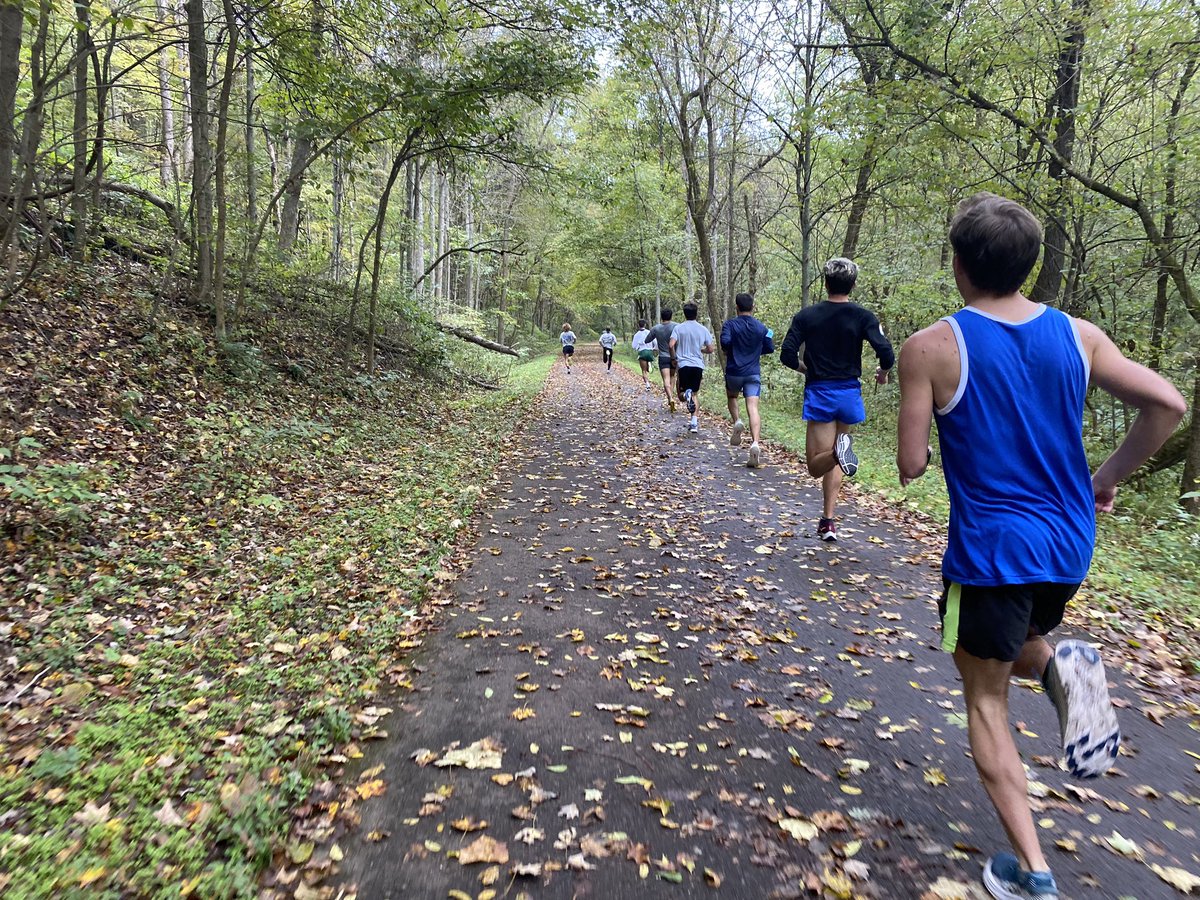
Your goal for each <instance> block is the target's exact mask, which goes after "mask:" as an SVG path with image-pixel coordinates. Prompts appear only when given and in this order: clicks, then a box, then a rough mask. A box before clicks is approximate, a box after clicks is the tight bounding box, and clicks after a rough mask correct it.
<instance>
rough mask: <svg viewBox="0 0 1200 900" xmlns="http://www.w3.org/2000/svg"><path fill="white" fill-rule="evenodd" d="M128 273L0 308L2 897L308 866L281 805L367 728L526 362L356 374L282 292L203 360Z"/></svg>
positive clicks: (209, 886) (489, 459)
mask: <svg viewBox="0 0 1200 900" xmlns="http://www.w3.org/2000/svg"><path fill="white" fill-rule="evenodd" d="M143 288H144V290H143ZM150 289H151V288H150V284H149V281H148V279H147V280H146V281H145V282H143V280H142V278H141V277H140V276H139V274H138V273H136V272H133V273H131V272H130V271H128V270H127V269H105V268H104V267H96V268H93V269H89V270H87V271H80V270H77V269H63V270H60V271H57V272H53V273H51V274H49V275H47V276H45V277H43V278H42V279H40V280H39V281H37V282H35V283H33V284H32V285H30V287H29V289H28V290H27V292H26V294H25V296H23V297H20V298H18V299H17V300H15V301H13V303H12V304H10V306H9V307H8V308H7V309H6V310H4V311H3V312H2V313H0V319H2V322H0V397H2V398H3V399H2V400H0V444H2V445H3V447H4V448H6V454H7V455H6V457H5V458H4V459H0V464H2V465H4V466H5V467H6V468H5V469H3V470H0V477H2V478H3V481H0V529H2V540H3V557H2V559H0V592H2V593H3V603H2V604H0V651H2V652H0V658H2V659H3V665H2V668H0V698H2V699H3V703H4V706H3V710H2V712H0V769H2V771H3V778H2V779H0V892H3V893H10V892H11V895H12V896H21V897H40V896H62V895H64V894H66V893H70V892H71V891H72V890H79V889H80V888H86V889H89V890H90V891H95V892H97V894H98V895H99V894H101V893H102V892H105V891H107V892H108V893H110V894H112V895H114V896H116V895H140V896H144V895H150V894H154V893H158V892H168V893H176V892H178V893H180V894H183V895H191V896H197V897H199V896H202V897H221V896H239V895H242V896H244V895H252V894H253V893H255V891H256V887H257V883H258V881H257V879H258V876H259V873H260V872H261V871H262V870H263V868H264V867H266V866H267V865H269V864H270V863H271V861H272V856H273V855H275V856H276V857H277V858H279V857H281V856H287V857H290V859H291V861H292V863H293V864H294V865H295V864H300V865H303V864H305V863H309V862H310V861H309V860H307V859H306V858H305V856H306V853H311V846H308V847H306V846H304V845H293V846H285V845H284V843H283V841H284V836H285V835H286V834H287V832H288V829H289V825H290V819H291V815H292V814H293V813H294V812H296V811H297V810H299V813H301V814H302V813H303V812H304V806H303V803H304V800H305V798H306V797H308V796H309V795H310V791H311V788H312V785H313V784H314V783H315V782H319V781H324V780H326V779H328V778H330V777H336V774H337V772H338V770H339V768H340V766H341V764H342V763H343V762H344V761H345V760H346V759H347V758H349V757H352V756H354V755H355V753H356V747H357V746H358V745H360V744H361V743H362V742H363V741H366V740H369V739H370V738H371V737H372V735H373V734H374V733H376V730H377V729H379V728H381V725H380V724H377V723H378V716H379V711H378V710H376V709H373V708H372V702H373V699H374V697H375V695H376V692H377V691H378V690H380V688H381V687H382V686H384V685H385V684H386V682H387V681H388V680H389V679H390V680H392V681H403V680H404V677H405V676H404V669H403V668H402V667H401V666H399V665H397V664H396V660H397V657H398V656H399V655H400V654H402V653H403V652H404V651H405V649H406V648H407V647H411V646H412V645H413V643H415V641H416V638H415V629H416V626H415V625H414V622H415V614H416V611H417V610H418V609H419V607H420V604H421V602H422V599H423V597H424V593H425V591H426V588H427V585H428V584H429V582H430V579H431V578H432V577H433V576H434V575H435V574H436V572H437V571H438V570H439V566H440V561H441V559H442V557H443V555H444V554H445V553H446V552H447V551H448V549H449V548H450V546H451V542H452V540H453V539H454V536H455V533H456V532H457V531H458V530H459V528H460V527H461V525H462V522H463V521H464V519H465V517H466V515H467V514H468V513H469V511H470V510H471V509H472V507H473V505H474V504H475V502H476V500H477V498H478V496H479V491H480V489H481V486H482V485H483V484H485V483H486V482H487V480H488V479H489V477H490V474H491V469H492V467H493V466H494V465H495V464H496V461H497V460H498V458H499V456H500V454H499V453H498V452H496V450H497V449H498V448H499V447H500V445H501V444H502V442H503V441H504V440H505V438H506V437H507V436H508V435H510V434H511V433H512V432H513V430H514V429H515V428H516V426H517V424H518V423H519V421H520V419H521V411H522V409H523V408H524V406H525V405H526V404H527V403H528V401H529V400H530V399H531V398H532V397H533V396H534V395H535V394H536V391H537V388H538V386H539V385H540V383H541V380H542V378H543V376H544V374H545V371H546V367H547V366H548V364H549V361H548V360H545V361H538V360H535V361H534V362H532V363H526V364H522V365H519V366H517V367H516V368H515V369H514V370H513V373H512V377H510V380H509V385H508V386H507V387H506V388H505V389H504V390H503V391H499V392H489V393H485V394H476V393H470V394H467V395H461V394H459V393H458V392H457V391H456V390H454V389H452V388H450V387H440V388H439V387H436V386H434V385H431V384H430V383H428V382H426V381H423V380H421V379H420V378H418V377H417V376H416V375H413V374H404V373H393V374H391V375H385V376H383V377H381V378H377V379H374V380H370V381H368V380H365V379H354V378H352V377H346V376H343V375H342V374H340V371H339V369H338V366H337V364H336V359H335V355H334V353H333V352H331V351H330V350H327V349H325V347H326V346H327V345H328V344H329V343H330V342H329V341H328V340H327V339H323V338H320V337H319V336H318V335H317V332H316V329H315V328H312V329H310V328H309V326H310V325H311V324H312V323H313V322H314V317H313V315H312V314H309V313H308V312H307V311H306V310H305V309H304V308H303V307H302V306H295V307H291V308H278V309H275V310H274V311H273V314H272V317H271V319H270V320H269V321H265V320H264V321H262V322H260V323H259V328H260V331H261V335H262V342H261V343H260V347H261V350H259V349H256V348H255V347H252V346H250V345H237V346H235V347H234V348H232V354H230V353H226V354H221V355H218V353H217V352H216V349H215V348H214V347H213V345H212V344H211V342H210V341H209V340H208V339H207V329H206V327H205V324H204V323H203V322H202V321H199V320H197V319H196V318H195V317H193V316H192V315H191V314H190V313H189V311H188V310H187V309H186V307H182V306H180V307H177V308H171V307H168V308H165V309H163V310H161V311H160V312H159V315H158V317H157V321H155V322H152V321H151V319H150V316H149V314H150V311H151V304H150ZM322 324H323V323H322ZM486 448H491V449H486ZM311 864H312V865H313V866H317V862H316V861H311ZM319 874H320V873H319V871H317V872H313V873H312V875H313V876H317V875H319Z"/></svg>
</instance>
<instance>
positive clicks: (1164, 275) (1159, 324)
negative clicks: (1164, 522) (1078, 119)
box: [1148, 57, 1200, 493]
mask: <svg viewBox="0 0 1200 900" xmlns="http://www.w3.org/2000/svg"><path fill="white" fill-rule="evenodd" d="M1198 64H1200V61H1198V60H1197V59H1196V58H1195V57H1192V58H1191V59H1190V60H1188V62H1187V64H1186V65H1185V66H1184V70H1183V75H1182V77H1181V78H1180V79H1179V84H1178V85H1176V88H1175V96H1174V98H1172V100H1171V115H1170V117H1169V118H1168V119H1167V134H1166V140H1165V141H1164V144H1165V146H1166V148H1167V166H1166V173H1165V175H1164V185H1163V187H1164V195H1165V196H1164V198H1163V232H1162V233H1163V240H1164V241H1167V242H1173V241H1174V240H1175V204H1176V191H1177V189H1178V175H1179V149H1178V145H1177V144H1176V142H1175V139H1176V137H1177V136H1178V133H1179V113H1180V111H1181V110H1182V109H1183V101H1184V97H1185V96H1186V95H1187V91H1188V88H1189V87H1190V86H1191V83H1192V79H1193V78H1194V77H1195V75H1196V67H1197V65H1198ZM1170 282H1171V276H1170V274H1169V273H1168V272H1167V271H1166V270H1165V269H1163V270H1160V272H1159V275H1158V285H1157V288H1156V291H1155V295H1154V314H1153V318H1152V321H1151V323H1150V358H1149V360H1148V365H1149V366H1150V368H1152V369H1153V370H1154V371H1156V372H1157V371H1158V370H1159V367H1160V366H1161V365H1162V349H1163V338H1164V335H1165V332H1166V326H1167V302H1168V300H1169V295H1168V292H1167V288H1168V286H1169V285H1170ZM1185 493H1186V492H1185Z"/></svg>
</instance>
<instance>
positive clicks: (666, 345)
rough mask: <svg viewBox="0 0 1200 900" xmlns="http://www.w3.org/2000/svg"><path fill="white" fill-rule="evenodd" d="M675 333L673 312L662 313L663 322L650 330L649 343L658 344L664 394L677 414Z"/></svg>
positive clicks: (659, 371)
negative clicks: (672, 345) (673, 340)
mask: <svg viewBox="0 0 1200 900" xmlns="http://www.w3.org/2000/svg"><path fill="white" fill-rule="evenodd" d="M674 331H675V323H674V322H672V321H671V310H669V309H664V310H663V311H662V322H660V323H659V324H657V325H655V326H654V327H653V328H651V329H650V332H649V336H648V337H647V338H646V340H647V342H649V341H655V342H656V343H657V344H658V374H659V375H661V376H662V383H663V393H665V394H666V395H667V405H668V406H669V407H670V408H671V412H675V390H674V388H675V385H674V384H673V382H674V380H675V369H676V368H678V367H677V366H676V365H675V357H674V354H673V352H672V350H671V335H672V334H673V333H674Z"/></svg>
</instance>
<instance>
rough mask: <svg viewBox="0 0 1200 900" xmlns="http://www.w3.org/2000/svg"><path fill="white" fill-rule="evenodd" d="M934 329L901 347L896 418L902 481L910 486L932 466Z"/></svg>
mask: <svg viewBox="0 0 1200 900" xmlns="http://www.w3.org/2000/svg"><path fill="white" fill-rule="evenodd" d="M930 331H931V329H928V328H927V329H925V330H924V331H918V332H917V333H916V334H914V335H913V336H912V337H910V338H909V339H908V340H907V341H905V342H904V346H903V348H901V350H900V366H899V370H900V413H899V419H898V421H897V432H898V434H897V440H896V466H897V468H898V469H899V470H900V484H902V485H904V486H906V487H907V486H908V485H909V484H911V483H912V482H913V481H915V480H916V479H918V478H920V477H921V476H922V475H924V474H925V469H926V468H927V467H928V466H929V428H930V426H931V425H932V423H933V402H934V399H933V377H932V373H933V365H932V363H933V354H934V353H936V344H935V342H934V341H932V340H931V339H930V338H931V335H930Z"/></svg>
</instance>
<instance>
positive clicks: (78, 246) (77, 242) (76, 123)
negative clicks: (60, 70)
mask: <svg viewBox="0 0 1200 900" xmlns="http://www.w3.org/2000/svg"><path fill="white" fill-rule="evenodd" d="M91 24H92V23H91V11H90V9H89V7H88V0H75V104H74V107H75V113H74V118H73V120H72V129H73V134H72V140H73V143H74V153H73V157H74V158H73V159H72V161H71V172H72V179H71V181H72V185H71V187H72V194H71V216H72V223H71V225H72V228H73V231H74V235H73V237H72V240H71V258H72V259H74V260H75V261H76V262H83V260H84V259H86V258H87V246H88V221H87V215H88V193H87V155H88V62H89V59H88V38H89V32H90V29H91ZM97 177H99V176H97Z"/></svg>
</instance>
